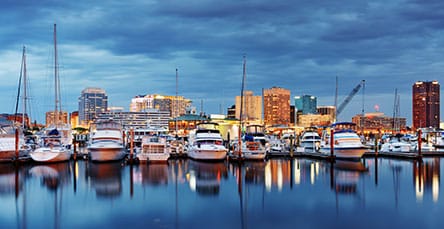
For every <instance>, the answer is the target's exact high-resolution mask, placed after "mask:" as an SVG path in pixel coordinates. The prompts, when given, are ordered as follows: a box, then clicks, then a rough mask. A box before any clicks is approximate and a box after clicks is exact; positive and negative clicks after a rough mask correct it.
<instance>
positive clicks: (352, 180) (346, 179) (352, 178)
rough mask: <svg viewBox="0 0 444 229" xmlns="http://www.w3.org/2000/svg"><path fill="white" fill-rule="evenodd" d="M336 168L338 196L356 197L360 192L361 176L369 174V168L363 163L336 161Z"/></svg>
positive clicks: (335, 182)
mask: <svg viewBox="0 0 444 229" xmlns="http://www.w3.org/2000/svg"><path fill="white" fill-rule="evenodd" d="M333 167H334V175H333V176H334V180H333V183H334V189H335V192H336V193H338V194H344V195H354V194H357V192H358V183H359V179H360V177H361V175H362V174H363V173H365V172H368V168H367V167H365V166H364V164H363V163H362V162H361V161H347V160H336V161H335V162H334V163H333Z"/></svg>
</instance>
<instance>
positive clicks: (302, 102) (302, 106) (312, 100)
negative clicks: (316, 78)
mask: <svg viewBox="0 0 444 229" xmlns="http://www.w3.org/2000/svg"><path fill="white" fill-rule="evenodd" d="M294 104H295V106H296V108H297V109H298V112H299V111H300V112H302V114H316V113H317V111H316V108H317V98H316V97H315V96H312V95H302V96H295V97H294Z"/></svg>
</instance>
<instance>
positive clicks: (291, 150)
mask: <svg viewBox="0 0 444 229" xmlns="http://www.w3.org/2000/svg"><path fill="white" fill-rule="evenodd" d="M293 138H294V137H293V135H290V157H293V151H294V150H293Z"/></svg>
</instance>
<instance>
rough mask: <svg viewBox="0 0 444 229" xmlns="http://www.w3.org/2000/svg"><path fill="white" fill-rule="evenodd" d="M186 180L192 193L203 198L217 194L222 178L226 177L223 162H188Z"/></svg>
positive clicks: (225, 167) (226, 172)
mask: <svg viewBox="0 0 444 229" xmlns="http://www.w3.org/2000/svg"><path fill="white" fill-rule="evenodd" d="M187 162H188V173H187V180H188V182H189V185H190V189H191V190H192V191H195V192H197V193H198V194H200V195H203V196H215V195H218V194H219V191H220V183H221V179H222V178H225V179H226V178H227V177H228V170H227V166H226V164H225V162H223V161H222V162H203V161H195V160H188V161H187Z"/></svg>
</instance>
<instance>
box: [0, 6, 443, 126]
mask: <svg viewBox="0 0 444 229" xmlns="http://www.w3.org/2000/svg"><path fill="white" fill-rule="evenodd" d="M0 4H1V7H0V23H1V24H0V44H1V45H0V60H1V61H0V77H1V79H2V84H1V85H0V93H1V95H2V96H0V104H1V108H0V112H2V113H13V112H14V107H15V96H16V93H17V92H16V91H17V84H18V83H17V82H18V77H19V73H20V61H21V52H22V46H23V45H25V46H26V47H27V70H28V77H29V79H30V87H31V88H30V92H29V93H30V96H31V101H30V102H31V116H32V117H33V119H37V120H39V121H43V120H44V112H46V111H47V110H51V109H53V107H54V105H53V100H54V99H53V94H54V93H53V87H52V78H51V77H52V75H53V73H52V66H53V64H52V61H53V59H52V58H53V57H52V56H53V54H52V52H53V50H52V45H53V38H52V36H53V24H54V23H57V39H58V49H59V52H58V54H59V63H60V66H61V67H60V76H61V85H62V86H61V90H62V101H63V107H64V109H65V110H67V111H69V112H72V111H75V110H77V109H78V101H77V100H78V97H79V96H80V93H81V91H82V90H83V89H84V88H85V87H100V88H103V89H105V90H106V92H107V94H108V97H109V105H111V106H122V107H124V108H125V110H128V109H129V108H128V107H129V102H130V100H131V98H132V97H134V96H135V95H140V94H147V93H149V94H154V93H158V94H170V95H174V94H175V93H176V81H175V77H176V72H175V69H176V68H178V69H179V86H178V93H179V95H183V96H185V97H187V98H190V99H191V100H193V104H194V106H196V107H197V110H198V111H200V108H201V104H203V109H204V112H206V113H219V112H220V110H221V108H222V111H223V113H225V112H226V108H227V107H229V106H231V105H232V104H234V97H235V96H236V95H239V94H240V89H241V80H242V61H243V60H242V56H243V55H244V54H245V55H246V57H247V82H246V90H252V91H253V92H254V93H255V94H256V95H260V93H261V90H262V88H270V87H272V86H279V87H283V88H286V89H289V90H290V91H291V95H292V96H296V95H302V94H310V95H314V96H317V98H318V105H333V104H334V97H335V96H334V95H335V78H336V76H337V77H338V78H339V89H338V92H339V96H338V101H339V102H340V101H342V100H343V99H344V98H345V96H347V95H348V94H349V93H350V91H351V90H352V89H353V88H354V87H355V86H356V85H357V84H359V82H360V81H361V80H366V86H365V93H364V110H365V111H366V112H373V111H374V110H375V109H374V107H375V105H376V104H377V105H378V106H379V107H380V111H382V112H384V113H385V114H387V115H389V116H391V115H392V113H393V104H394V94H395V89H397V90H398V94H399V95H400V111H401V116H402V117H406V118H407V122H408V124H411V106H412V105H411V100H412V98H411V91H412V85H413V83H414V82H416V81H418V80H422V81H430V80H438V81H439V82H440V84H443V82H444V77H443V76H442V72H443V70H444V52H443V50H444V32H443V31H444V30H443V29H444V2H442V1H438V0H436V1H435V0H432V1H419V0H417V1H415V0H405V1H403V0H393V1H385V0H372V1H355V0H343V1H340V2H338V1H318V0H310V1H302V0H300V1H283V0H274V1H265V0H245V1H239V0H235V1H234V0H225V1H213V0H188V1H173V0H163V1H149V0H128V1H120V0H119V1H86V0H77V1H56V0H46V1H45V0H41V1H20V0H19V1H17V0H2V1H1V2H0ZM362 96H363V93H362V91H361V92H359V93H358V94H357V95H356V96H355V97H354V99H353V100H352V101H351V102H350V104H349V105H348V106H347V107H346V108H345V109H344V111H343V112H342V114H341V116H340V117H339V119H340V120H350V119H351V117H352V116H353V115H355V114H357V113H360V112H361V110H362V106H363V103H362V101H363V99H362ZM442 97H443V96H442V93H441V100H442ZM292 103H293V102H292ZM443 114H444V112H443V106H442V105H441V119H443Z"/></svg>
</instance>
